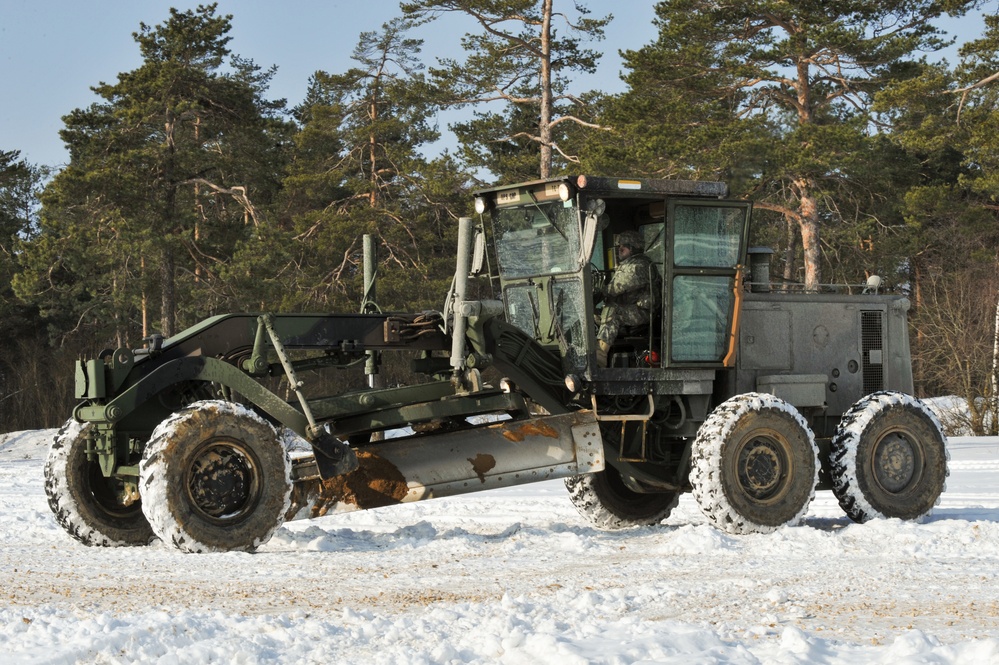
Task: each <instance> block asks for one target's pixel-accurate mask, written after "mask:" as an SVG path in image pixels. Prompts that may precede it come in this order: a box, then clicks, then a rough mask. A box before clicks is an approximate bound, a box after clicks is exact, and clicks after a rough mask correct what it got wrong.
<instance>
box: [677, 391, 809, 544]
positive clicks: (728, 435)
mask: <svg viewBox="0 0 999 665" xmlns="http://www.w3.org/2000/svg"><path fill="white" fill-rule="evenodd" d="M818 469H819V462H818V449H817V447H816V445H815V437H814V435H813V434H812V431H811V429H810V428H809V427H808V423H807V422H805V419H804V418H803V417H802V416H801V414H800V413H798V411H797V409H795V408H794V407H793V406H791V405H790V404H788V403H787V402H785V401H784V400H782V399H779V398H777V397H774V396H773V395H767V394H763V393H746V394H743V395H736V396H735V397H732V398H731V399H729V400H727V401H725V402H723V403H722V404H721V405H719V406H718V408H716V409H715V410H714V411H712V412H711V414H710V415H709V416H708V417H707V419H706V420H705V421H704V423H703V424H702V425H701V427H700V428H699V429H698V431H697V437H696V438H695V439H694V446H693V451H692V454H691V471H690V483H691V485H692V486H693V489H694V498H696V499H697V504H698V506H700V508H701V512H703V513H704V515H705V516H706V517H707V518H708V519H709V520H710V521H711V523H712V524H714V525H715V526H716V527H718V528H719V529H721V530H723V531H726V532H728V533H733V534H747V533H770V532H772V531H775V530H776V529H777V528H778V527H780V526H783V525H785V524H786V525H794V524H797V523H798V522H799V521H800V520H801V518H802V517H804V515H805V513H806V512H807V511H808V505H809V504H810V503H811V500H812V498H813V497H814V496H815V485H816V484H817V482H818Z"/></svg>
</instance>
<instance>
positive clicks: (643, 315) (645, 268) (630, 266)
mask: <svg viewBox="0 0 999 665" xmlns="http://www.w3.org/2000/svg"><path fill="white" fill-rule="evenodd" d="M620 238H621V239H620V241H619V244H620V245H624V246H626V247H629V248H630V249H631V252H632V253H631V255H630V256H628V257H627V258H625V259H624V260H622V261H621V262H620V263H619V264H618V265H617V267H616V268H615V269H614V275H613V276H612V277H611V280H610V283H609V284H607V287H606V288H605V289H604V291H603V296H604V309H603V312H602V313H601V317H600V328H599V329H598V330H597V339H598V340H603V341H605V342H607V344H608V345H610V344H611V343H613V342H614V340H615V339H616V338H617V335H618V332H619V331H620V330H621V327H622V326H640V325H645V324H647V323H649V318H650V317H649V315H650V313H651V312H653V311H655V310H657V309H658V308H659V307H658V306H659V292H660V291H661V289H662V282H661V279H660V277H659V272H658V271H657V270H656V267H655V265H653V263H652V259H650V258H649V257H647V256H646V255H645V254H643V253H642V252H643V247H642V241H641V237H640V236H639V235H638V233H637V232H635V231H626V232H625V233H622V234H621V236H620Z"/></svg>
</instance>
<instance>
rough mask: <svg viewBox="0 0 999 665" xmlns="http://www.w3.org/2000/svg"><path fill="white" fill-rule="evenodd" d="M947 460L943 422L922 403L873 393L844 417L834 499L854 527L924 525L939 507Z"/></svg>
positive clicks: (834, 455)
mask: <svg viewBox="0 0 999 665" xmlns="http://www.w3.org/2000/svg"><path fill="white" fill-rule="evenodd" d="M947 458H948V455H947V446H946V438H945V437H944V435H943V431H942V428H941V426H940V422H939V421H938V420H937V419H936V417H935V416H934V415H933V413H932V412H930V410H929V409H927V408H926V407H925V406H924V405H923V404H922V402H920V401H919V400H918V399H916V398H914V397H911V396H909V395H906V394H904V393H898V392H879V393H874V394H872V395H868V396H867V397H865V398H863V399H861V400H860V401H858V402H857V403H856V404H854V405H853V406H852V407H851V408H850V410H849V411H847V412H846V413H845V414H843V419H842V420H841V421H840V424H839V427H838V428H837V430H836V435H835V436H834V437H833V440H832V448H831V451H830V455H829V459H830V462H831V464H830V466H831V471H832V478H833V493H834V494H835V495H836V498H837V499H838V500H839V505H840V506H841V507H842V508H843V510H844V511H846V514H847V515H848V516H849V517H850V519H852V520H853V521H855V522H866V521H868V520H870V519H874V518H885V517H897V518H899V519H904V520H918V519H922V518H923V517H925V516H926V515H928V514H929V513H930V512H931V511H932V509H933V506H935V505H936V504H937V503H939V501H940V495H941V494H942V493H943V491H944V487H945V483H946V480H947V474H948V470H947Z"/></svg>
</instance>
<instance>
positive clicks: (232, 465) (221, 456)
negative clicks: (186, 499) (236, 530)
mask: <svg viewBox="0 0 999 665" xmlns="http://www.w3.org/2000/svg"><path fill="white" fill-rule="evenodd" d="M254 477H255V474H254V469H253V466H252V463H251V462H250V460H249V459H248V458H247V457H246V456H245V455H243V454H242V453H240V451H239V450H237V449H235V448H234V447H232V446H229V445H225V444H219V445H213V446H210V447H208V448H206V449H205V450H204V451H203V452H202V453H201V454H200V455H198V456H197V457H196V458H195V459H194V462H193V463H192V464H191V474H190V482H189V485H188V488H189V490H190V493H191V498H192V499H193V501H194V504H195V506H197V508H198V509H199V510H201V511H202V512H203V513H205V515H207V516H209V517H212V518H215V519H226V520H228V519H232V518H234V517H238V516H240V515H241V514H243V513H245V512H247V511H248V510H249V509H250V508H251V507H252V506H251V505H250V503H251V499H252V497H253V493H254Z"/></svg>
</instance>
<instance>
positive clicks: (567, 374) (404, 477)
mask: <svg viewBox="0 0 999 665" xmlns="http://www.w3.org/2000/svg"><path fill="white" fill-rule="evenodd" d="M726 196H727V188H726V186H725V185H724V184H723V183H718V182H693V181H680V180H637V179H618V178H604V177H590V176H579V177H571V178H569V177H566V178H556V179H550V180H542V181H536V182H528V183H521V184H517V185H512V186H505V187H495V188H490V189H483V190H481V191H479V192H477V193H476V198H475V208H476V212H477V213H478V214H479V215H480V217H479V220H480V221H479V223H475V222H474V221H473V220H472V219H471V218H463V219H462V220H461V221H460V229H459V231H460V233H459V235H460V240H459V246H458V252H457V267H456V271H455V280H454V283H453V286H452V288H451V290H450V292H449V294H448V297H447V299H446V302H445V305H444V307H443V311H442V312H422V313H416V314H414V313H393V314H384V313H367V314H228V315H221V316H215V317H212V318H209V319H207V320H205V321H203V322H201V323H199V324H197V325H195V326H194V327H192V328H190V329H188V330H185V331H183V332H181V333H180V334H178V335H176V336H174V337H171V338H169V339H165V340H164V339H161V338H156V337H153V338H151V339H149V340H146V343H145V346H144V347H143V348H141V349H138V350H131V349H127V348H121V349H117V350H106V351H103V352H101V353H99V354H98V355H97V357H96V358H91V359H86V360H80V361H78V362H77V366H76V397H77V398H78V399H79V400H80V402H79V404H78V406H77V407H76V408H75V410H74V412H73V415H72V418H71V419H70V420H69V421H68V422H67V424H66V425H65V426H64V427H63V429H62V430H61V431H60V433H59V434H58V435H57V437H56V438H55V441H54V443H53V446H52V450H51V452H50V455H49V458H48V460H47V463H46V466H45V477H46V483H45V487H46V492H47V495H48V499H49V505H50V506H51V508H52V510H53V512H54V513H55V515H56V519H57V520H58V522H59V523H60V524H61V525H62V526H63V527H64V528H65V529H66V530H67V531H68V532H69V533H70V534H71V535H72V536H73V537H75V538H76V539H78V540H80V541H82V542H84V543H86V544H88V545H102V546H111V545H144V544H147V543H149V542H150V541H151V540H152V539H153V538H154V537H159V538H160V539H162V540H163V541H164V542H166V543H170V544H172V545H174V546H176V547H178V548H180V549H182V550H185V551H190V552H201V551H226V550H244V551H252V550H254V549H256V548H257V547H259V546H260V545H261V544H262V543H263V542H265V541H266V540H267V539H268V538H269V537H270V536H271V534H272V533H273V532H274V530H275V529H277V528H278V526H280V525H281V524H282V523H283V522H284V521H286V520H289V519H293V518H296V517H318V516H322V515H326V514H329V513H331V512H336V511H344V510H356V509H366V508H373V507H380V506H387V505H392V504H397V503H402V502H409V501H418V500H423V499H429V498H433V497H443V496H451V495H457V494H462V493H469V492H475V491H480V490H487V489H492V488H497V487H504V486H511V485H517V484H522V483H529V482H535V481H541V480H547V479H552V478H565V483H566V486H567V488H568V491H569V494H570V496H571V498H572V501H573V503H574V504H575V505H576V507H577V508H578V509H579V511H580V513H581V514H582V515H584V516H585V517H586V518H588V519H589V520H591V521H592V522H593V523H594V524H595V525H596V526H598V527H600V528H607V529H618V528H625V527H631V526H638V525H653V524H657V523H659V522H661V521H662V520H664V519H665V518H666V517H667V516H668V515H669V514H670V511H671V510H672V509H673V508H674V507H675V506H676V504H677V500H678V497H679V495H680V494H681V493H683V492H688V491H692V492H693V494H694V496H695V498H696V500H697V502H698V504H699V506H700V507H701V509H702V510H703V512H704V514H705V515H706V516H707V518H708V520H709V521H710V522H711V523H713V524H714V525H716V526H717V527H718V528H720V529H723V530H725V531H727V532H730V533H735V534H743V533H753V532H769V531H772V530H774V529H777V528H778V527H780V526H782V525H786V524H794V523H796V522H797V521H799V520H800V519H801V518H802V516H803V515H804V514H805V512H806V511H807V509H808V505H809V502H810V500H811V498H812V497H813V495H814V491H815V490H816V489H832V490H833V491H834V492H835V494H836V496H837V498H838V500H839V503H840V505H841V506H842V507H843V509H844V510H845V511H846V513H847V515H849V516H850V517H851V518H852V519H854V520H856V521H865V520H868V519H872V518H877V517H897V518H902V519H918V518H920V517H922V516H924V515H926V514H927V513H928V512H929V511H930V510H931V508H932V507H933V505H934V504H935V503H936V502H937V501H938V499H939V496H940V494H941V492H942V491H943V487H944V481H945V478H946V475H947V452H946V447H945V439H944V437H943V434H942V433H941V428H940V424H939V423H938V422H937V420H936V418H935V417H934V416H933V415H932V413H931V412H930V411H929V410H928V409H926V408H925V406H924V405H922V404H921V403H920V402H919V401H918V400H917V399H915V398H914V397H912V396H911V393H912V374H911V369H910V357H909V347H908V337H907V323H906V312H907V309H908V301H907V300H906V299H905V298H904V297H902V296H895V295H883V294H878V293H877V292H876V288H873V286H874V285H873V284H872V285H869V286H868V288H863V289H847V290H840V292H823V293H805V292H802V291H800V290H799V291H795V290H794V289H790V288H785V287H780V288H772V287H771V284H770V278H769V254H768V252H767V251H761V250H755V249H754V250H751V249H749V248H748V247H747V245H748V238H749V222H750V215H751V205H750V204H749V203H747V202H744V201H734V200H727V199H726V198H725V197H726ZM628 230H633V231H638V232H639V233H640V234H641V237H642V239H643V242H644V251H645V253H646V255H647V256H648V257H649V258H650V259H651V260H652V264H653V266H654V269H655V270H656V271H657V272H658V275H656V277H657V279H652V280H650V283H652V284H655V285H661V288H662V293H660V294H656V295H657V297H656V298H652V299H650V300H651V301H656V302H661V303H662V306H661V308H660V309H659V310H658V311H656V312H654V313H653V315H652V317H651V319H652V320H651V323H650V324H649V325H647V326H642V327H637V328H632V329H625V330H622V332H621V334H619V336H618V338H617V339H616V340H615V342H614V345H613V347H612V348H611V350H610V352H609V354H608V361H607V363H606V366H598V364H597V362H596V356H595V349H596V348H597V347H596V337H595V333H596V325H595V319H596V317H597V314H598V312H599V311H600V306H601V304H602V303H601V302H600V297H599V295H598V294H599V293H600V288H599V286H600V284H601V283H602V282H604V281H605V280H606V279H607V277H608V274H609V273H610V271H612V270H613V262H614V255H613V251H612V249H613V240H614V236H615V234H619V233H621V232H623V231H628ZM751 264H752V265H751ZM750 268H752V269H751V270H750ZM470 279H476V280H478V282H479V283H484V284H485V287H484V288H483V289H482V290H485V291H486V292H487V293H489V294H490V298H485V299H473V298H471V297H470V296H469V294H470V292H471V289H470V286H469V280H470ZM653 288H654V287H653ZM848 291H855V292H852V293H851V292H848ZM389 352H402V353H405V354H408V355H409V356H410V357H411V365H412V369H413V370H414V372H415V373H418V374H420V375H422V376H425V377H426V381H425V382H422V383H418V384H416V385H406V386H397V387H391V388H378V387H365V388H361V389H356V390H349V391H347V392H342V393H340V394H335V395H327V396H316V395H314V394H310V392H309V390H308V388H309V386H308V385H307V384H308V383H309V381H310V380H311V379H310V378H309V377H314V376H316V375H317V373H319V372H323V371H326V370H334V371H335V370H341V371H342V370H351V369H359V368H361V367H367V370H366V371H368V372H369V373H374V372H376V371H377V362H378V360H379V359H380V358H382V354H385V353H389ZM373 365H374V366H375V367H374V369H372V366H373ZM487 369H488V370H489V372H488V373H487V376H488V375H489V374H491V375H492V376H493V377H494V378H493V379H489V380H487V379H486V378H484V376H483V371H484V370H487ZM497 377H499V378H498V379H497ZM278 379H280V386H278V385H277V380H278ZM282 392H283V393H284V394H283V395H282V394H281V393H282ZM400 433H401V434H402V435H401V436H399V434H400Z"/></svg>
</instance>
